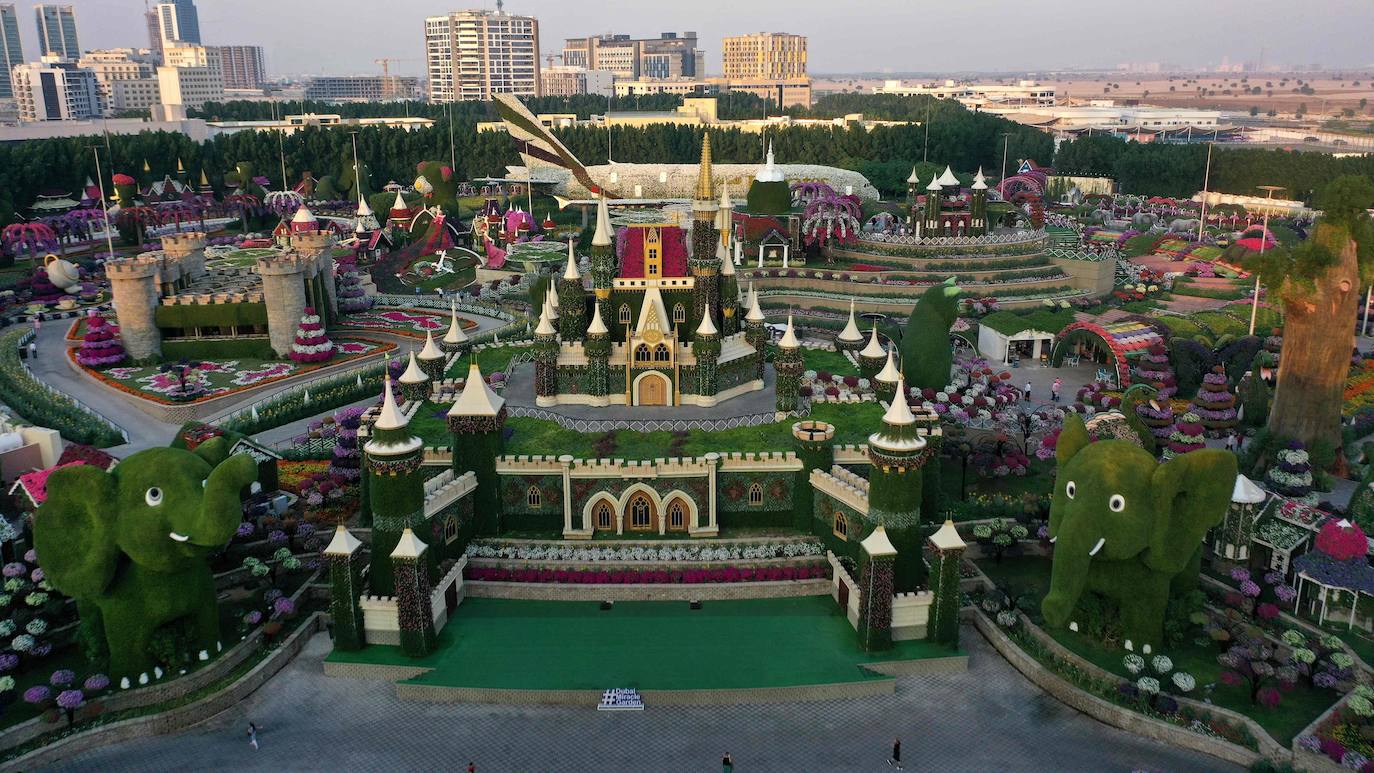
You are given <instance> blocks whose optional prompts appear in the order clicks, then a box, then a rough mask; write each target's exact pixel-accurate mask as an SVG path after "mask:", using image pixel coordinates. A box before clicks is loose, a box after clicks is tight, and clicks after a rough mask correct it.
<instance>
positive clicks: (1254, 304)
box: [1203, 185, 1369, 335]
mask: <svg viewBox="0 0 1374 773" xmlns="http://www.w3.org/2000/svg"><path fill="white" fill-rule="evenodd" d="M1259 189H1260V190H1262V191H1264V192H1265V193H1266V194H1267V195H1266V196H1265V201H1272V200H1273V198H1274V191H1281V190H1283V186H1282V185H1261V186H1259ZM1203 200H1204V201H1206V199H1205V198H1204V199H1203ZM1271 209H1272V206H1270V205H1268V204H1266V205H1265V207H1264V233H1262V234H1260V257H1261V258H1262V257H1264V248H1265V246H1267V245H1268V244H1269V211H1270V210H1271ZM1259 296H1260V275H1259V273H1258V272H1256V273H1255V298H1254V300H1253V301H1251V302H1250V335H1254V334H1255V318H1256V317H1257V316H1258V315H1259ZM1365 308H1366V309H1368V304H1366V305H1365ZM1365 321H1366V322H1368V321H1369V312H1368V311H1367V310H1366V311H1365Z"/></svg>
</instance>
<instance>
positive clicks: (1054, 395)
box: [1050, 378, 1064, 403]
mask: <svg viewBox="0 0 1374 773" xmlns="http://www.w3.org/2000/svg"><path fill="white" fill-rule="evenodd" d="M1063 388H1064V379H1062V378H1057V379H1055V380H1054V384H1052V385H1051V386H1050V402H1052V403H1057V402H1059V392H1060V390H1062V389H1063Z"/></svg>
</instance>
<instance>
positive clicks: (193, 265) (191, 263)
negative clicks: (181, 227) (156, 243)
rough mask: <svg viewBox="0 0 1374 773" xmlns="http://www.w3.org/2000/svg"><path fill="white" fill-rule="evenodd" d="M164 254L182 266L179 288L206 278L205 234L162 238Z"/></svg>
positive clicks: (175, 235) (193, 233)
mask: <svg viewBox="0 0 1374 773" xmlns="http://www.w3.org/2000/svg"><path fill="white" fill-rule="evenodd" d="M162 253H163V254H164V255H166V256H167V259H168V260H169V261H174V262H176V263H180V264H181V274H180V278H179V279H178V280H177V285H178V286H179V287H185V286H186V285H189V284H191V283H192V282H194V281H196V280H197V279H199V278H201V277H202V276H205V234H204V233H202V232H199V231H196V232H191V233H181V234H171V235H169V236H164V237H162Z"/></svg>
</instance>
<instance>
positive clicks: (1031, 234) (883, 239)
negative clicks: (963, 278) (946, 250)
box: [859, 231, 1045, 247]
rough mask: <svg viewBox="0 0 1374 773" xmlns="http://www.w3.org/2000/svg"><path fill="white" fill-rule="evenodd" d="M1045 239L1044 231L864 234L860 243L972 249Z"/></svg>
mask: <svg viewBox="0 0 1374 773" xmlns="http://www.w3.org/2000/svg"><path fill="white" fill-rule="evenodd" d="M1043 238H1045V232H1044V231H1014V232H1012V233H1007V234H997V233H993V234H985V235H983V236H906V235H902V234H881V233H866V234H863V235H862V236H861V237H860V238H859V241H860V242H876V243H879V244H902V245H906V246H909V247H974V246H978V245H986V244H1021V243H1027V242H1035V241H1039V240H1040V239H1043Z"/></svg>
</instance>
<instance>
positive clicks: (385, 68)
mask: <svg viewBox="0 0 1374 773" xmlns="http://www.w3.org/2000/svg"><path fill="white" fill-rule="evenodd" d="M372 61H373V63H374V64H380V65H381V66H382V99H383V100H388V99H394V98H395V97H396V92H397V90H398V89H397V88H396V81H394V80H392V79H391V63H392V62H410V61H414V60H412V59H400V58H396V57H385V58H382V59H374V60H372Z"/></svg>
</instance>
